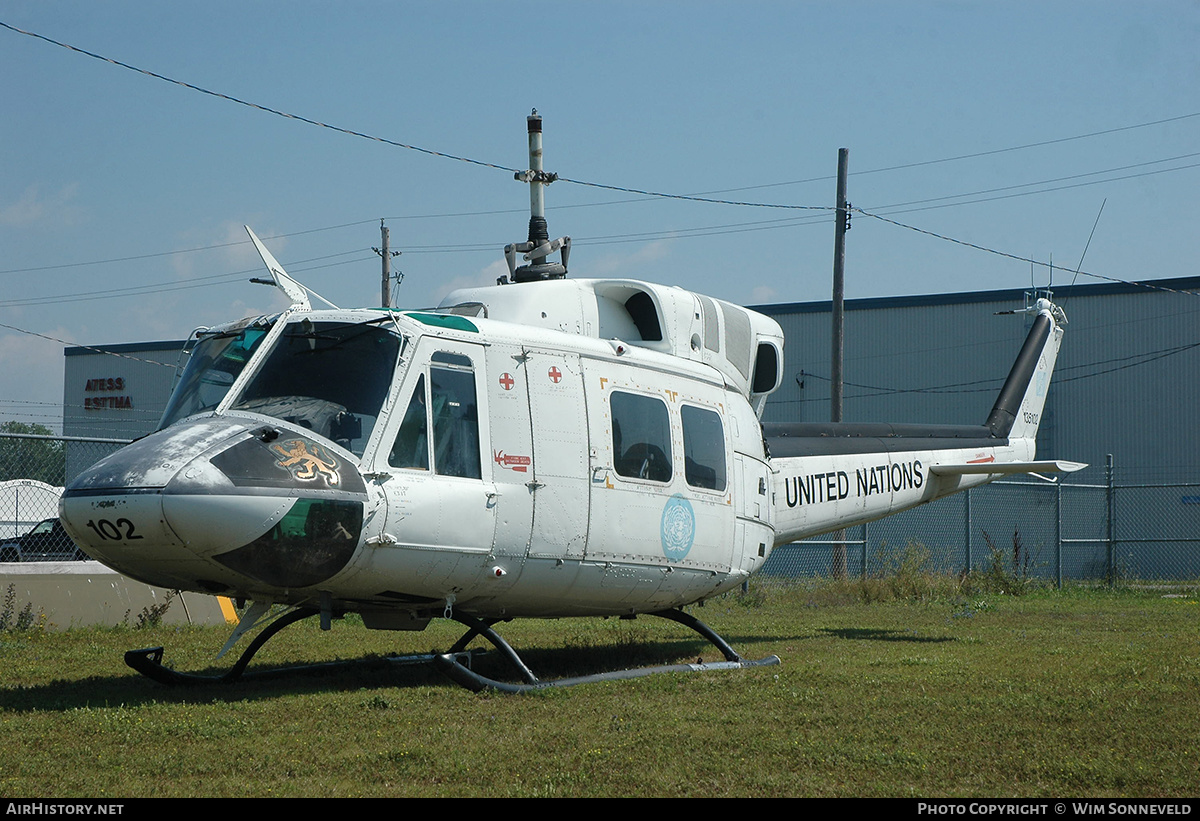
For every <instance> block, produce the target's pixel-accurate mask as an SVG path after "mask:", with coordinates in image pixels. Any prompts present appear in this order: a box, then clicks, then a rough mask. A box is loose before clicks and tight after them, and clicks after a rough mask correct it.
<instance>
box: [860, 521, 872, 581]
mask: <svg viewBox="0 0 1200 821" xmlns="http://www.w3.org/2000/svg"><path fill="white" fill-rule="evenodd" d="M870 526H871V524H870V522H863V526H862V528H863V541H862V570H861V572H860V573H859V578H860V579H862V580H863V581H866V579H867V545H869V544H870V543H871V538H870V533H869V531H868V530H867V528H869V527H870Z"/></svg>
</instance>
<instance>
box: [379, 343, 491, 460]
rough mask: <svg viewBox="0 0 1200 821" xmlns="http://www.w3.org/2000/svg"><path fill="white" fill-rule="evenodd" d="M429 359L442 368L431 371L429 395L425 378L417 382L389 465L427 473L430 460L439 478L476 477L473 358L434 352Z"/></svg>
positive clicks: (476, 416) (477, 419)
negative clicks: (440, 476) (431, 358)
mask: <svg viewBox="0 0 1200 821" xmlns="http://www.w3.org/2000/svg"><path fill="white" fill-rule="evenodd" d="M433 361H434V363H442V364H433V365H431V367H430V368H429V379H428V384H429V390H428V393H427V392H426V390H425V385H426V379H425V374H421V377H420V378H419V379H418V380H417V387H416V388H415V389H414V390H413V394H412V398H411V399H410V400H409V402H408V408H407V409H406V410H405V412H404V420H403V421H402V422H401V423H400V432H399V433H397V434H396V441H395V442H394V443H393V444H392V450H391V453H390V454H389V455H388V464H389V465H391V466H392V467H394V468H407V469H409V470H429V466H430V464H431V461H432V464H433V470H434V472H435V473H437V474H440V475H442V476H459V477H462V478H466V479H479V478H481V474H482V472H481V469H480V464H481V463H480V459H479V410H478V404H477V403H476V400H475V372H474V371H473V370H472V368H471V360H470V359H468V358H467V357H465V356H462V355H460V354H446V353H437V354H434V356H433ZM431 430H432V431H433V436H432V448H431V447H430V445H431V437H430V433H429V432H430V431H431Z"/></svg>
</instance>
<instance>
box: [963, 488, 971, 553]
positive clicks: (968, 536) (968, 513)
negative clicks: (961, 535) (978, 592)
mask: <svg viewBox="0 0 1200 821" xmlns="http://www.w3.org/2000/svg"><path fill="white" fill-rule="evenodd" d="M963 497H964V499H965V501H964V502H963V505H964V507H965V511H966V515H965V517H964V518H965V524H966V528H967V533H966V539H965V540H964V541H965V542H966V551H967V556H966V558H967V572H968V573H970V572H971V564H972V561H971V559H972V557H971V488H967V489H966V491H964V492H963Z"/></svg>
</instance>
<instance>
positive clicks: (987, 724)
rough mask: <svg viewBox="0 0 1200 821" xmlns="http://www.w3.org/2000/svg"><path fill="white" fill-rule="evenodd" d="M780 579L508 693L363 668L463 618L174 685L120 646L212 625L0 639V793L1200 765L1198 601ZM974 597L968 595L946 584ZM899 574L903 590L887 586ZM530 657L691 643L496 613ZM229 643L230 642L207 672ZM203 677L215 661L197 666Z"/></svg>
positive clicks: (615, 625) (677, 789) (1150, 771)
mask: <svg viewBox="0 0 1200 821" xmlns="http://www.w3.org/2000/svg"><path fill="white" fill-rule="evenodd" d="M904 590H908V592H907V593H904V594H903V595H890V596H889V595H887V591H886V590H885V589H884V588H883V587H877V588H872V587H871V585H870V584H869V583H867V584H864V583H851V582H843V583H833V582H827V583H823V584H814V585H807V586H790V587H788V586H777V585H772V584H770V583H769V582H759V583H758V584H757V585H756V586H754V587H752V590H751V595H750V596H749V597H740V596H733V595H730V596H727V597H724V598H722V599H719V600H716V601H713V602H709V604H708V606H706V607H704V608H694V609H692V612H694V613H696V615H698V616H699V617H700V618H701V619H702V620H704V621H706V622H707V623H708V624H710V625H711V626H712V627H713V628H714V629H716V630H717V631H718V632H720V633H722V635H724V636H725V637H726V638H727V639H728V640H729V641H730V642H731V643H732V644H733V645H734V646H735V647H736V648H737V649H738V650H739V652H741V653H743V655H745V656H746V657H748V658H760V657H762V656H765V655H767V654H771V653H774V654H777V655H779V656H780V657H781V658H782V659H783V664H782V665H780V666H777V667H765V668H757V669H753V670H746V671H734V672H713V673H704V674H687V675H682V674H668V675H661V676H652V677H649V678H644V679H638V680H632V681H619V682H609V683H601V684H593V685H584V686H580V687H575V688H571V689H565V690H553V691H545V692H539V693H536V694H533V695H525V696H507V695H498V694H478V695H476V694H472V693H469V692H467V691H465V690H462V689H460V688H458V687H457V686H454V685H452V684H450V683H448V682H447V681H445V680H444V679H442V678H441V677H440V676H439V675H438V674H437V673H435V672H433V671H431V670H428V669H426V668H414V667H397V666H395V665H389V664H386V663H383V662H381V661H379V658H380V657H381V656H383V655H385V654H390V653H393V652H407V653H415V652H428V651H429V650H432V649H435V648H445V647H447V646H449V645H450V644H451V643H453V641H454V640H455V639H456V638H457V636H458V634H459V632H461V629H460V628H458V627H457V626H456V625H453V624H445V623H440V622H435V623H434V624H433V625H431V626H430V628H429V629H428V630H427V631H425V632H424V633H415V634H412V633H384V632H376V631H367V630H364V629H362V628H361V627H360V626H357V625H356V624H355V623H354V620H353V619H348V620H346V621H341V622H334V625H333V630H332V631H330V632H328V633H323V632H321V631H320V630H319V629H318V627H317V625H316V623H315V620H310V621H308V622H303V623H301V624H298V625H295V626H293V627H290V628H288V629H287V630H285V631H284V632H282V633H281V634H280V635H279V636H277V637H276V638H275V639H273V640H272V641H271V642H270V643H268V644H267V645H266V647H265V648H264V649H263V651H262V652H261V653H260V654H259V656H258V658H257V659H256V660H255V662H254V663H253V664H252V666H251V669H252V670H254V669H262V668H265V667H271V666H273V665H282V664H293V663H300V662H317V661H326V660H333V659H364V658H365V661H362V662H361V663H358V664H355V665H351V666H349V667H342V668H334V669H330V670H325V671H322V672H319V673H308V674H296V675H293V676H291V677H289V678H286V679H283V680H280V679H267V680H247V681H243V682H241V683H238V684H234V685H211V686H202V687H197V688H176V689H169V688H165V687H162V686H159V685H157V684H154V683H153V682H150V681H148V680H145V679H142V678H141V677H139V676H138V675H137V674H135V673H134V672H133V671H131V670H129V669H127V668H126V667H125V666H124V664H123V662H122V659H121V656H122V653H123V652H124V651H125V650H127V649H131V648H136V647H144V646H149V645H154V644H162V645H165V646H166V648H167V651H166V659H165V660H166V661H167V662H169V663H175V664H176V665H177V666H178V667H179V668H180V669H187V670H203V669H206V668H208V667H209V665H211V664H212V656H213V653H214V652H215V651H216V649H217V648H219V647H220V645H221V644H222V643H223V642H224V640H225V638H226V632H227V631H225V630H221V629H210V628H204V629H171V628H164V627H156V628H149V629H131V628H125V629H115V630H114V629H104V630H101V629H84V630H70V631H66V632H62V633H50V632H42V631H39V630H25V631H12V630H10V631H6V632H0V664H2V665H3V671H4V672H3V673H0V739H3V743H2V744H0V794H3V795H7V796H11V797H68V796H90V797H97V798H104V797H112V798H120V797H137V796H271V795H278V796H377V795H383V796H386V795H403V796H448V795H453V796H459V795H462V796H467V795H470V796H634V795H650V796H918V797H939V796H944V797H955V796H959V797H965V796H1014V797H1021V796H1025V797H1063V796H1072V795H1087V796H1094V797H1107V796H1113V797H1119V796H1132V797H1163V796H1176V797H1187V796H1194V795H1195V794H1196V785H1197V783H1200V711H1198V710H1197V709H1196V697H1197V693H1198V692H1200V648H1198V647H1197V638H1198V634H1197V626H1196V622H1197V617H1198V616H1200V607H1198V606H1197V598H1196V596H1195V594H1194V593H1187V594H1185V595H1184V596H1183V597H1164V595H1163V593H1164V591H1161V590H1159V591H1153V592H1149V591H1136V590H1107V589H1097V590H1083V589H1069V590H1066V591H1061V592H1056V591H1046V590H1036V589H1035V590H1032V591H1030V592H1028V593H1027V594H1026V595H1023V596H1019V597H1014V596H1011V595H1000V594H996V593H988V592H982V591H980V590H974V589H972V585H970V584H966V585H965V587H964V583H963V582H962V581H961V580H958V581H953V582H951V583H948V584H937V583H931V584H929V585H925V586H922V585H918V586H917V588H915V591H914V589H910V588H908V587H905V588H904ZM964 590H965V591H966V593H967V595H963V591H964ZM901 592H902V593H903V592H904V591H903V590H901ZM501 632H502V633H503V634H504V635H505V636H506V637H507V638H508V639H509V640H510V641H511V642H512V643H513V645H514V646H515V647H517V648H518V650H520V651H522V653H523V654H524V655H525V657H526V660H527V661H528V662H529V663H530V665H531V666H532V667H533V668H534V670H535V671H537V672H538V673H539V674H542V675H543V676H545V677H558V676H567V675H577V674H580V673H587V672H594V671H595V669H597V666H598V665H599V666H603V665H613V664H623V663H625V662H623V661H621V659H631V663H635V664H639V665H641V664H663V663H672V662H676V661H681V660H689V659H690V660H694V659H695V658H696V657H698V656H703V657H704V658H705V659H706V660H710V661H711V660H717V658H718V655H717V653H716V652H715V651H714V650H713V649H712V648H711V647H710V646H708V645H707V644H706V643H705V642H703V641H702V640H700V639H698V638H694V637H693V635H692V634H691V633H690V632H689V631H687V630H685V629H684V628H682V627H679V626H678V625H674V624H671V623H669V622H665V621H662V620H659V619H652V618H641V619H638V620H636V621H632V622H628V621H619V620H601V619H573V620H561V621H527V622H513V623H511V624H508V625H502V626H501ZM228 663H230V662H228V661H227V662H226V665H227V664H228ZM211 669H213V670H218V669H221V666H220V665H218V666H216V667H212V668H211Z"/></svg>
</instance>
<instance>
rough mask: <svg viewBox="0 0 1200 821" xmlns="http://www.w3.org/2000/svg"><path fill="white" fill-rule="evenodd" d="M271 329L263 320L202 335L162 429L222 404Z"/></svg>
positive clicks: (163, 419)
mask: <svg viewBox="0 0 1200 821" xmlns="http://www.w3.org/2000/svg"><path fill="white" fill-rule="evenodd" d="M269 330H271V324H270V323H268V322H265V321H263V322H262V323H261V324H259V323H255V324H253V325H248V326H247V327H244V328H238V329H235V330H229V331H223V332H221V333H215V334H205V335H201V337H200V339H199V341H198V342H197V343H196V346H195V347H194V348H193V349H192V353H191V356H190V357H189V358H188V363H187V367H186V368H184V370H183V375H182V376H181V377H180V378H179V384H177V385H176V386H175V390H174V391H172V393H171V400H170V401H169V402H168V403H167V409H166V410H165V411H163V417H162V421H161V422H159V424H158V428H159V430H162V429H163V428H165V427H167V426H168V425H172V424H174V423H175V422H178V421H179V420H180V419H184V418H186V417H188V416H192V415H193V414H197V413H204V412H205V411H210V410H212V409H213V408H215V407H216V406H217V405H219V404H221V400H222V399H224V398H225V394H226V393H228V392H229V388H230V387H231V386H232V385H233V382H234V380H235V379H237V378H238V376H239V375H240V374H241V372H242V369H243V368H245V367H246V363H247V362H249V361H250V357H251V356H253V355H254V352H255V350H257V348H258V344H259V343H260V342H262V341H263V337H265V336H266V335H267V332H268V331H269Z"/></svg>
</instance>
